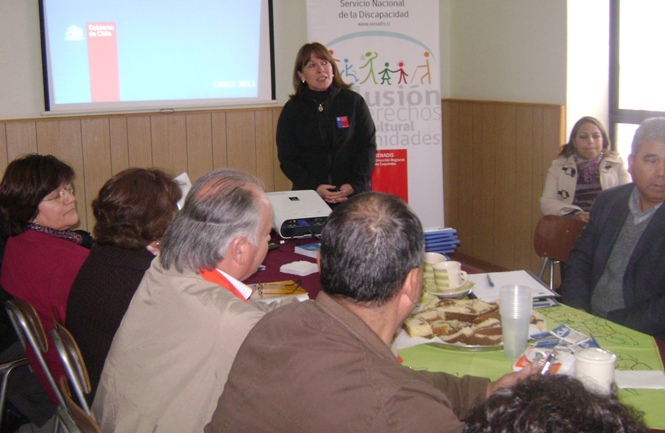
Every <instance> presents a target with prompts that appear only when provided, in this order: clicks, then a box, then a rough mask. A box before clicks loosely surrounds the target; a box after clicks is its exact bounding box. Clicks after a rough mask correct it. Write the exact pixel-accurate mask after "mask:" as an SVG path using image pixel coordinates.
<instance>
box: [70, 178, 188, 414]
mask: <svg viewBox="0 0 665 433" xmlns="http://www.w3.org/2000/svg"><path fill="white" fill-rule="evenodd" d="M181 194H182V193H181V190H180V187H179V185H178V183H177V182H176V181H175V180H173V179H172V178H171V177H170V176H169V175H167V174H166V173H164V172H163V171H161V170H157V169H143V168H130V169H127V170H124V171H122V172H120V173H118V174H116V175H115V176H113V177H112V178H111V179H109V180H108V181H107V182H106V183H105V184H104V186H102V188H101V189H100V191H99V194H98V196H97V197H96V198H95V200H94V201H93V202H92V210H93V213H94V215H95V218H96V219H97V221H96V223H95V228H94V230H93V233H94V235H95V240H96V242H97V244H96V245H95V246H94V247H93V248H92V251H91V252H90V256H89V257H88V259H87V260H86V261H85V263H84V264H83V266H82V267H81V270H80V271H79V273H78V276H77V277H76V280H75V281H74V284H73V285H72V290H71V292H70V294H69V302H68V304H67V323H66V326H67V328H68V329H69V330H70V332H71V333H72V334H73V335H74V338H75V339H76V341H77V343H78V345H79V348H80V349H81V353H82V354H83V359H84V360H85V362H86V366H87V368H88V374H89V375H90V383H91V385H92V391H91V392H90V394H89V395H88V401H89V402H90V403H92V401H93V399H94V397H95V392H96V390H97V384H98V383H99V378H100V376H101V373H102V369H103V367H104V361H105V360H106V355H107V354H108V351H109V348H110V347H111V343H112V342H113V337H114V335H115V333H116V331H117V330H118V326H120V322H121V321H122V318H123V316H124V315H125V312H126V311H127V307H128V306H129V302H130V301H131V299H132V296H133V295H134V292H135V291H136V288H137V287H138V285H139V283H140V282H141V279H142V278H143V274H144V273H145V271H146V270H147V269H148V268H149V267H150V264H151V263H152V259H153V258H154V257H155V255H156V254H157V252H158V250H159V243H160V240H161V238H162V236H163V235H164V232H165V231H166V228H167V227H168V225H169V223H170V222H171V220H172V219H173V217H174V216H175V214H176V211H177V203H178V200H179V199H180V197H181Z"/></svg>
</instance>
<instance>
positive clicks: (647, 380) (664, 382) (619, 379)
mask: <svg viewBox="0 0 665 433" xmlns="http://www.w3.org/2000/svg"><path fill="white" fill-rule="evenodd" d="M614 381H615V382H616V384H617V386H618V387H619V388H633V389H665V373H663V372H662V371H660V370H616V371H615V372H614Z"/></svg>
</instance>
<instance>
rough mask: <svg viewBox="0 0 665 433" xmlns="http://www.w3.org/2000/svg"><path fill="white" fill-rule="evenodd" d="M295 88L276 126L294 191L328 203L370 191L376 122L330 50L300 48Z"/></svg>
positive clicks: (279, 148)
mask: <svg viewBox="0 0 665 433" xmlns="http://www.w3.org/2000/svg"><path fill="white" fill-rule="evenodd" d="M293 88H294V89H295V93H294V94H293V95H291V96H290V99H289V101H288V102H287V103H286V104H285V105H284V108H283V109H282V113H281V115H280V117H279V122H278V123H277V154H278V157H279V161H280V164H281V168H282V171H283V172H284V174H285V175H286V177H288V178H289V179H290V180H291V182H293V189H294V190H302V189H312V190H316V192H317V193H318V194H319V195H320V196H321V197H322V198H323V199H324V200H325V201H326V202H327V203H329V204H335V203H339V202H340V201H344V200H346V199H347V198H348V197H350V196H351V195H353V194H358V193H361V192H366V191H370V190H371V189H372V184H371V181H372V172H373V171H374V163H375V161H376V128H375V126H374V121H373V120H372V116H371V114H370V112H369V108H368V106H367V104H366V103H365V100H364V99H363V98H362V96H360V95H359V94H358V93H356V92H354V91H352V90H350V88H351V85H349V84H346V83H344V81H342V79H341V77H340V74H339V70H338V69H337V64H336V63H335V60H334V59H333V57H332V56H331V55H330V52H328V49H327V48H326V47H324V46H323V45H321V44H320V43H318V42H314V43H311V44H305V45H303V46H302V47H301V48H300V50H299V51H298V54H297V55H296V61H295V66H294V69H293Z"/></svg>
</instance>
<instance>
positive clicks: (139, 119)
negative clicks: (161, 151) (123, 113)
mask: <svg viewBox="0 0 665 433" xmlns="http://www.w3.org/2000/svg"><path fill="white" fill-rule="evenodd" d="M127 149H128V155H129V166H130V167H153V165H154V164H153V161H152V129H151V125H150V116H143V115H141V116H129V117H127ZM163 168H168V167H163Z"/></svg>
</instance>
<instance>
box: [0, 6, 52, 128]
mask: <svg viewBox="0 0 665 433" xmlns="http://www.w3.org/2000/svg"><path fill="white" fill-rule="evenodd" d="M39 37H40V36H39V7H38V4H37V0H0V119H20V118H25V117H38V116H39V113H40V112H41V111H42V110H43V109H44V86H43V83H42V79H43V78H42V60H41V48H40V42H39Z"/></svg>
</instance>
